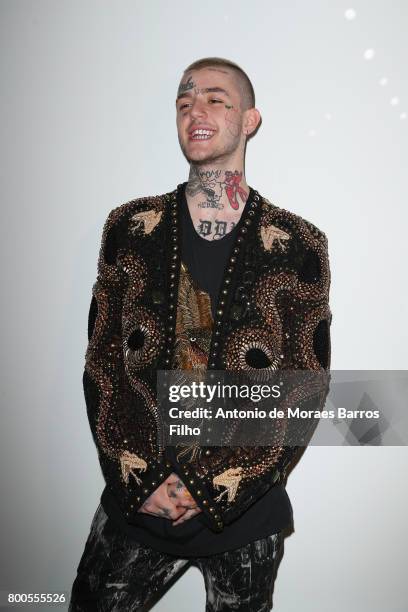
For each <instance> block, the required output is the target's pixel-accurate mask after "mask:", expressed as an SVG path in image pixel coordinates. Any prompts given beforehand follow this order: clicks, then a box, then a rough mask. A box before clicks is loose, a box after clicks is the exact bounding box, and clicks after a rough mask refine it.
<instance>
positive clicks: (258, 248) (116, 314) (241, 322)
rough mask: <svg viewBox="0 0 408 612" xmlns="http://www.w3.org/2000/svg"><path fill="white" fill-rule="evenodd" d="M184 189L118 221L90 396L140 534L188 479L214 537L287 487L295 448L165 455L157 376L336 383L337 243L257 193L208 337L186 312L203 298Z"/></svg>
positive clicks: (97, 311)
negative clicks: (191, 269)
mask: <svg viewBox="0 0 408 612" xmlns="http://www.w3.org/2000/svg"><path fill="white" fill-rule="evenodd" d="M182 188H183V185H179V186H178V189H176V190H174V191H173V192H170V193H167V194H164V195H160V196H155V197H145V198H138V199H135V200H131V201H129V202H127V203H125V204H122V205H121V206H118V207H117V208H115V209H113V210H112V211H111V212H110V214H109V215H108V218H107V220H106V222H105V225H104V229H103V234H102V244H101V247H100V253H99V261H98V276H97V280H96V282H95V284H94V286H93V291H92V293H93V296H92V301H91V307H90V312H89V321H88V339H89V343H88V347H87V351H86V355H85V369H84V375H83V385H84V393H85V399H86V405H87V414H88V419H89V423H90V427H91V431H92V435H93V438H94V441H95V444H96V447H97V450H98V456H99V461H100V465H101V469H102V472H103V475H104V478H105V481H106V483H107V486H108V487H109V489H110V491H111V492H112V494H113V495H114V496H115V498H116V499H117V502H118V504H119V506H120V507H121V508H122V511H123V513H124V516H125V517H126V520H127V521H128V522H129V523H132V519H134V517H135V515H136V513H137V511H138V509H139V508H140V507H141V505H142V504H143V502H144V501H145V499H146V498H147V497H148V496H149V495H150V494H151V493H152V492H153V491H154V490H155V489H156V488H157V487H158V486H159V485H160V483H161V482H163V481H164V480H165V479H166V478H167V477H168V476H169V474H170V473H171V472H177V473H178V474H179V475H180V476H181V477H182V479H183V481H184V482H185V484H186V486H187V487H188V488H189V490H190V492H191V494H192V496H193V497H194V499H195V500H196V501H197V503H198V504H199V506H200V507H201V509H202V510H203V513H204V515H203V516H205V517H206V518H207V521H208V525H209V526H210V527H211V529H213V530H214V531H221V530H222V528H223V525H224V524H228V523H229V522H231V521H233V520H234V519H235V518H237V517H238V516H239V515H240V514H242V512H244V511H245V510H246V509H247V508H248V507H249V506H250V505H251V504H252V503H254V502H255V501H256V500H257V499H258V498H259V497H260V496H261V495H262V494H264V493H265V492H266V491H267V490H268V488H269V487H271V486H274V485H275V484H277V483H278V482H280V481H281V480H282V479H283V478H284V475H285V470H286V468H287V466H288V464H289V463H290V462H291V460H292V459H293V457H294V455H295V453H296V451H297V450H298V448H297V447H289V446H282V445H273V446H258V447H245V448H242V447H231V446H225V447H208V448H199V449H198V452H194V453H191V454H189V453H179V454H177V455H176V453H175V452H172V451H171V450H170V449H169V448H167V447H164V446H163V443H162V440H163V436H162V421H161V418H160V415H159V411H158V407H157V388H156V384H157V383H156V374H157V370H168V369H187V368H194V367H196V368H197V369H199V368H202V367H203V366H204V367H205V369H207V370H226V371H238V372H255V371H256V372H257V373H259V372H261V371H263V370H264V371H265V372H268V371H273V370H285V369H296V370H316V371H322V372H328V370H329V367H330V353H331V350H330V323H331V318H332V316H331V312H330V308H329V288H330V269H329V259H328V250H327V239H326V236H325V234H324V233H323V232H322V231H320V230H319V229H318V228H317V227H315V226H314V225H313V224H311V223H310V222H308V221H306V220H305V219H302V218H301V217H300V216H298V215H296V214H294V213H292V212H289V211H287V210H284V209H282V208H280V207H278V206H275V205H274V204H272V203H270V202H269V201H268V200H267V199H266V198H263V197H261V196H260V195H259V194H258V193H257V192H256V191H253V190H251V193H252V194H253V197H252V198H251V201H248V202H247V204H246V206H245V209H244V211H243V217H242V223H241V224H240V229H239V231H238V232H237V234H236V236H235V240H234V244H233V246H232V251H231V256H230V259H229V262H228V264H227V267H226V269H225V273H224V278H223V283H222V286H221V290H220V294H219V298H218V305H217V310H216V315H215V318H214V319H212V318H211V317H208V322H207V323H206V322H205V321H203V317H202V316H200V317H199V319H200V327H199V329H197V323H196V321H194V317H191V316H190V317H188V318H186V317H185V312H186V309H184V308H183V302H184V303H185V300H186V299H188V300H191V299H195V300H198V302H199V299H200V298H199V296H198V297H197V295H196V294H194V292H193V291H191V282H190V280H191V279H190V280H189V277H188V271H186V269H185V267H184V266H183V265H182V262H181V260H180V247H181V240H182V236H181V231H180V230H181V228H180V205H179V194H180V189H182ZM194 296H195V297H194ZM198 302H197V304H195V306H196V309H197V312H198V313H199V312H200V304H199V303H198ZM190 306H191V304H190ZM201 310H202V309H201ZM193 311H194V309H193ZM189 312H191V308H190V309H189ZM201 314H202V312H201ZM300 399H301V398H300ZM324 401H325V394H324V393H323V394H322V396H321V403H322V404H324ZM196 450H197V449H196Z"/></svg>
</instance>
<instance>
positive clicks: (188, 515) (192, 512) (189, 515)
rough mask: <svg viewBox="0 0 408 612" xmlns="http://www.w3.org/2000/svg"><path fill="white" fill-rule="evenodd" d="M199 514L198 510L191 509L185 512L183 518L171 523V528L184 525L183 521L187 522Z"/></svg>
mask: <svg viewBox="0 0 408 612" xmlns="http://www.w3.org/2000/svg"><path fill="white" fill-rule="evenodd" d="M200 512H201V509H200V508H192V509H190V510H187V511H186V512H185V514H184V516H182V517H180V518H179V519H177V520H176V521H173V523H172V525H173V527H174V526H175V525H180V524H181V523H184V522H185V521H188V520H189V519H191V518H193V516H196V515H197V514H199V513H200Z"/></svg>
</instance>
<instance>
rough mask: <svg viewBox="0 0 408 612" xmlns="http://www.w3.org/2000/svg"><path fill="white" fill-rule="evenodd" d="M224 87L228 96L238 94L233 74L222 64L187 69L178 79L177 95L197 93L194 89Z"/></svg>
mask: <svg viewBox="0 0 408 612" xmlns="http://www.w3.org/2000/svg"><path fill="white" fill-rule="evenodd" d="M212 88H222V89H225V90H226V91H227V92H228V94H229V95H230V97H231V98H232V97H235V96H236V95H237V94H238V91H237V85H236V82H235V79H234V75H233V74H232V73H231V71H229V70H228V69H227V68H224V67H223V66H214V67H209V68H200V69H199V70H189V71H188V72H186V73H185V74H184V75H183V76H182V78H181V81H180V84H179V88H178V92H177V95H178V96H180V95H183V93H188V94H190V95H191V94H194V93H197V92H195V91H194V90H195V89H212Z"/></svg>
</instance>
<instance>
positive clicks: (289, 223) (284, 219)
mask: <svg viewBox="0 0 408 612" xmlns="http://www.w3.org/2000/svg"><path fill="white" fill-rule="evenodd" d="M269 224H273V225H276V226H278V227H280V228H281V229H282V230H284V229H286V230H287V231H289V232H290V233H292V234H293V233H294V234H297V235H298V237H299V238H302V237H303V238H306V239H312V240H315V241H318V242H320V243H322V244H325V245H327V236H326V234H325V232H324V231H323V230H322V229H320V228H319V227H318V226H317V225H315V224H314V223H312V222H311V221H309V220H308V219H305V218H304V217H301V216H300V215H298V214H296V213H294V212H293V211H290V210H287V209H285V208H282V207H280V206H277V205H276V204H274V203H273V202H271V201H270V200H268V199H267V198H265V197H262V213H261V225H264V226H265V225H269Z"/></svg>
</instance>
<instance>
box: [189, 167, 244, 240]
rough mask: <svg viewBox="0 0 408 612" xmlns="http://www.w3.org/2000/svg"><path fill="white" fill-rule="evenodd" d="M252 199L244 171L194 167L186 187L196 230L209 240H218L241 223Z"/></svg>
mask: <svg viewBox="0 0 408 612" xmlns="http://www.w3.org/2000/svg"><path fill="white" fill-rule="evenodd" d="M248 196H249V187H248V185H247V182H246V180H245V174H244V170H243V167H242V166H241V167H239V164H237V165H236V166H234V164H232V166H231V167H228V168H227V167H224V166H222V167H220V166H216V165H215V164H214V165H210V164H209V165H206V166H203V165H195V164H191V166H190V174H189V177H188V183H187V185H186V197H187V204H188V208H189V211H190V216H191V219H192V221H193V224H194V227H195V228H196V231H197V232H198V234H199V235H200V236H202V237H203V238H205V239H206V240H217V239H219V238H222V237H223V236H225V235H226V234H228V233H229V232H230V231H231V230H232V229H233V228H234V227H235V225H236V224H237V223H238V221H239V218H240V217H241V214H242V211H243V210H244V207H245V203H246V201H247V199H248Z"/></svg>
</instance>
